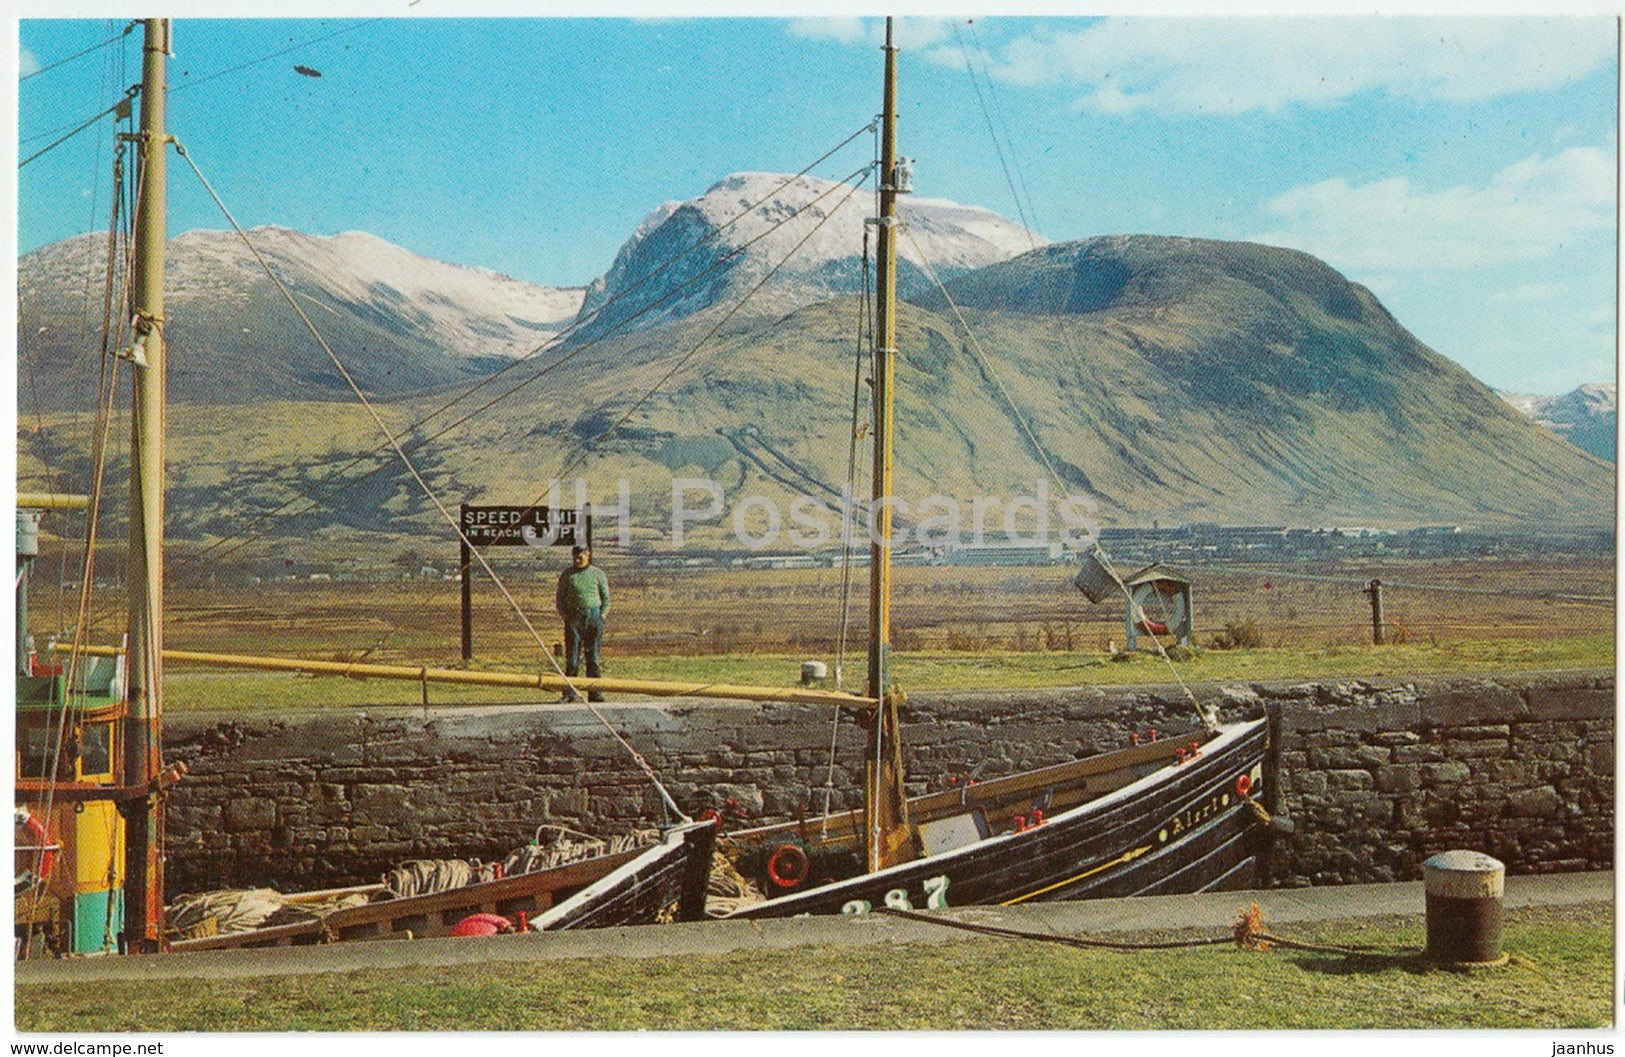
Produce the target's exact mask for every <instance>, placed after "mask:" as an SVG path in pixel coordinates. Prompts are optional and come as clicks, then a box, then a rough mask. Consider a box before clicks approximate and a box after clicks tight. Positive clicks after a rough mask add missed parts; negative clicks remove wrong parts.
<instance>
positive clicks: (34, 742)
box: [17, 724, 56, 778]
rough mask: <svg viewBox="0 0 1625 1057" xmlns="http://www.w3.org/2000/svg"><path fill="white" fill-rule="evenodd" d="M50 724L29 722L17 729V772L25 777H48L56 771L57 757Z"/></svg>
mask: <svg viewBox="0 0 1625 1057" xmlns="http://www.w3.org/2000/svg"><path fill="white" fill-rule="evenodd" d="M51 742H52V738H51V730H50V729H49V726H48V725H38V726H36V725H34V724H29V725H27V726H24V727H22V728H21V729H19V730H18V731H17V757H18V759H17V774H18V775H19V776H21V777H23V778H47V777H50V775H51V774H52V773H53V772H54V771H55V768H54V767H52V766H51V765H50V761H51V760H52V759H53V758H54V757H55V755H56V754H55V753H54V752H52V751H51V749H52V745H51Z"/></svg>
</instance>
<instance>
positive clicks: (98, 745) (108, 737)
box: [79, 723, 113, 780]
mask: <svg viewBox="0 0 1625 1057" xmlns="http://www.w3.org/2000/svg"><path fill="white" fill-rule="evenodd" d="M79 776H80V777H81V778H105V779H109V780H110V779H112V777H113V724H111V723H90V724H87V725H86V726H85V733H84V739H83V741H82V742H81V744H80V749H79Z"/></svg>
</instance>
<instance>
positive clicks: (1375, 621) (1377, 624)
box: [1365, 580, 1383, 646]
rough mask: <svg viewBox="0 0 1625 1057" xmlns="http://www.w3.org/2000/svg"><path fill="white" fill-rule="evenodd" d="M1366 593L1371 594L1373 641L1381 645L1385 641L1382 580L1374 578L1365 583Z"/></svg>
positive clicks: (1373, 643) (1376, 644)
mask: <svg viewBox="0 0 1625 1057" xmlns="http://www.w3.org/2000/svg"><path fill="white" fill-rule="evenodd" d="M1365 593H1366V594H1368V595H1370V596H1371V643H1372V645H1375V646H1381V645H1382V643H1383V624H1382V581H1381V580H1372V581H1371V582H1370V583H1368V584H1366V585H1365Z"/></svg>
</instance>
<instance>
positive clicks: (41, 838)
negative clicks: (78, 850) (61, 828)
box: [17, 807, 56, 881]
mask: <svg viewBox="0 0 1625 1057" xmlns="http://www.w3.org/2000/svg"><path fill="white" fill-rule="evenodd" d="M17 828H18V829H20V830H22V831H23V832H24V833H26V834H28V838H29V841H30V843H32V844H34V845H35V846H36V847H40V848H44V849H45V850H44V852H43V853H42V854H41V856H40V864H39V879H40V880H41V881H44V880H46V879H47V878H49V877H50V876H51V871H52V870H53V869H55V868H56V849H55V848H52V847H51V846H50V844H51V835H50V834H49V833H47V832H46V830H45V823H43V822H41V821H40V820H39V819H38V818H36V817H35V815H34V813H33V812H32V811H30V810H28V809H27V808H26V807H20V808H18V809H17Z"/></svg>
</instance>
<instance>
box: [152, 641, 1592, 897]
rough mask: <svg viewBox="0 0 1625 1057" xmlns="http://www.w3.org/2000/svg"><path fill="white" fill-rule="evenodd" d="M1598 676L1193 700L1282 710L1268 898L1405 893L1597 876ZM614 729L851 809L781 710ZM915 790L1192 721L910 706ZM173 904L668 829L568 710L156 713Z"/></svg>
mask: <svg viewBox="0 0 1625 1057" xmlns="http://www.w3.org/2000/svg"><path fill="white" fill-rule="evenodd" d="M1613 688H1614V684H1613V676H1612V673H1607V672H1568V673H1552V674H1539V675H1528V676H1514V675H1507V676H1495V677H1493V678H1480V679H1462V678H1454V679H1452V678H1436V679H1378V680H1372V681H1369V682H1348V683H1336V684H1332V683H1305V684H1284V683H1283V684H1258V685H1253V686H1206V687H1197V688H1195V690H1196V693H1197V696H1198V697H1199V698H1201V699H1202V700H1204V701H1217V702H1220V703H1221V705H1222V708H1223V711H1224V713H1225V716H1226V718H1232V719H1233V718H1240V717H1242V716H1244V715H1256V714H1259V713H1260V712H1261V710H1262V708H1263V706H1264V704H1265V703H1266V702H1275V703H1278V704H1279V705H1280V706H1281V713H1282V743H1281V763H1282V769H1283V778H1282V795H1283V806H1284V808H1285V810H1286V811H1287V812H1288V813H1289V814H1290V815H1291V816H1292V817H1293V818H1294V819H1295V821H1296V824H1297V831H1296V833H1295V834H1294V835H1292V836H1291V837H1289V838H1286V839H1284V840H1283V841H1282V842H1281V844H1280V845H1279V846H1278V847H1279V854H1278V856H1277V859H1276V863H1275V880H1276V883H1277V884H1283V885H1303V884H1333V883H1354V882H1366V881H1384V880H1399V879H1409V878H1415V877H1418V876H1420V869H1421V865H1420V864H1421V862H1422V860H1423V859H1424V858H1426V857H1427V856H1428V855H1430V854H1432V853H1433V852H1436V851H1440V850H1443V849H1445V848H1452V847H1468V848H1474V849H1477V850H1481V851H1485V852H1488V853H1489V854H1491V855H1494V856H1496V857H1497V858H1500V859H1502V860H1503V861H1505V862H1506V863H1507V866H1508V868H1509V870H1511V871H1512V872H1515V873H1529V872H1539V871H1555V870H1576V869H1603V868H1608V867H1610V866H1611V865H1612V861H1613V831H1614V804H1613V787H1614V780H1613V768H1614V755H1613V754H1614V719H1613V717H1614V689H1613ZM608 714H609V716H610V718H611V719H612V720H613V722H614V723H615V724H616V726H617V728H618V729H619V730H620V731H621V732H622V733H623V734H624V736H625V737H626V738H627V739H628V740H629V741H630V743H631V744H632V745H633V746H634V747H635V748H636V749H637V750H638V752H639V753H640V754H641V755H642V756H643V757H645V758H646V759H647V761H648V762H649V764H650V765H651V766H652V767H653V768H654V769H655V771H656V772H657V773H658V774H659V776H660V777H661V780H662V781H663V782H664V784H665V786H666V788H667V789H668V790H669V791H670V793H671V795H672V796H673V798H674V799H676V800H677V802H678V804H679V805H680V806H681V807H682V808H683V809H684V810H685V811H687V812H689V813H693V812H695V811H697V810H699V809H701V808H703V807H705V806H710V805H713V804H714V805H717V806H721V804H722V803H723V802H725V801H727V800H730V799H731V800H735V801H737V802H738V804H739V806H740V807H741V808H743V810H744V811H745V812H746V813H747V814H748V815H749V816H750V817H751V818H752V819H753V820H758V821H771V820H777V819H783V818H788V817H792V816H794V815H795V814H796V813H798V812H801V811H808V812H810V813H812V814H815V815H816V814H817V813H818V812H819V811H820V810H821V809H822V807H823V804H824V797H825V790H826V788H827V787H830V786H832V792H831V794H830V799H831V804H832V806H833V807H835V808H836V809H840V808H844V807H848V806H851V803H852V801H851V799H850V791H852V790H855V789H856V788H857V787H858V785H859V781H860V776H861V773H862V763H861V760H862V748H863V742H864V738H863V733H862V732H861V731H860V730H858V729H857V728H856V726H855V725H854V723H853V721H852V719H851V718H850V717H846V718H845V719H843V721H842V723H841V724H840V726H839V727H838V728H837V729H836V730H835V737H836V741H837V749H836V759H837V761H838V763H837V766H836V767H835V769H834V773H833V781H832V782H831V780H830V779H831V775H830V769H829V745H830V739H831V719H832V717H831V714H830V710H829V709H827V708H822V707H810V706H794V705H788V706H787V705H763V706H756V705H743V704H739V705H736V704H716V703H705V704H696V703H692V702H673V703H667V704H665V705H622V706H610V709H609V712H608ZM903 723H904V727H905V732H906V738H907V743H908V748H907V753H908V758H907V762H906V769H907V771H908V774H909V775H910V791H911V792H921V791H924V790H925V789H927V788H942V787H943V786H944V785H945V783H946V782H947V780H948V779H949V778H950V777H951V776H962V775H966V774H974V775H976V776H979V777H984V778H985V777H994V776H997V775H1000V774H1005V773H1009V772H1011V771H1017V770H1025V769H1028V768H1031V767H1038V766H1043V765H1045V764H1052V763H1058V762H1062V761H1065V760H1070V759H1075V758H1078V757H1081V756H1087V755H1090V754H1092V753H1094V752H1098V751H1102V750H1105V749H1109V748H1114V747H1117V746H1121V745H1124V744H1127V743H1128V737H1129V734H1130V732H1132V731H1144V730H1146V729H1147V728H1151V727H1156V728H1158V729H1159V730H1160V731H1161V732H1162V733H1164V734H1166V735H1171V734H1173V733H1176V732H1177V731H1179V730H1182V729H1188V728H1190V727H1191V726H1192V725H1193V723H1194V710H1193V708H1192V706H1191V704H1190V701H1189V700H1188V699H1187V698H1186V697H1185V696H1184V695H1183V693H1182V692H1180V691H1179V690H1178V688H1173V687H1135V688H1079V689H1068V690H1016V691H1011V692H1008V693H1006V694H1004V695H1001V697H1000V699H999V700H997V701H994V700H992V699H991V698H990V695H988V694H986V693H976V694H970V693H956V694H920V695H916V696H915V697H914V698H913V699H912V700H911V701H910V702H909V703H908V704H907V705H906V706H905V707H904V709H903ZM165 748H166V756H167V758H168V759H171V760H174V759H183V760H186V761H187V763H188V764H189V765H190V766H191V774H190V776H189V777H188V778H187V779H186V780H185V781H184V782H182V783H181V785H180V786H178V787H177V788H176V789H175V791H174V792H173V793H172V794H171V796H170V799H169V810H168V813H167V822H166V826H167V839H166V845H167V848H168V854H169V861H168V874H169V877H168V888H169V890H170V891H171V892H176V893H178V892H182V891H187V890H194V889H199V888H207V887H217V886H224V885H247V884H269V885H272V886H275V887H279V888H284V889H295V888H310V887H323V886H329V885H339V884H349V883H355V882H357V881H363V880H371V879H374V878H375V877H376V876H377V874H379V873H380V872H381V871H382V870H383V869H384V868H386V867H387V866H388V865H389V864H391V863H393V862H395V861H398V860H401V859H406V858H413V857H452V856H455V857H479V858H484V859H491V858H498V857H500V856H501V855H502V854H504V853H505V852H506V851H507V850H508V849H510V848H512V847H514V846H515V845H517V844H521V843H523V842H524V841H525V840H526V839H528V838H530V837H531V836H532V834H533V833H534V831H535V829H536V827H537V825H538V824H542V823H558V824H564V825H568V826H570V827H572V828H575V829H579V830H584V831H586V832H590V833H598V834H610V833H616V832H624V831H626V830H629V829H634V828H638V827H640V826H648V825H651V824H654V823H655V822H658V821H659V819H660V818H661V800H660V797H659V795H658V793H657V792H656V791H655V789H654V786H653V784H652V782H651V781H650V780H649V779H648V777H646V776H645V775H644V773H643V772H642V771H641V769H640V768H639V766H638V764H637V763H636V762H635V761H633V760H632V758H631V756H630V754H629V753H627V751H626V750H625V749H624V748H623V747H622V746H621V745H620V744H619V743H618V742H616V741H615V740H614V739H613V738H612V737H611V736H610V734H609V733H608V732H607V731H606V730H605V729H604V727H603V726H602V724H601V723H600V722H599V721H598V720H597V719H596V718H595V717H594V716H593V715H592V714H591V713H589V712H587V711H585V710H584V709H580V708H577V707H563V708H561V707H541V708H528V709H482V710H456V711H444V712H430V713H427V714H425V713H422V712H417V711H413V712H398V713H392V714H388V715H385V714H377V713H374V714H371V715H364V714H352V713H344V714H309V715H302V716H289V717H287V718H283V719H277V720H268V719H255V720H240V719H237V720H228V719H211V718H207V717H184V716H183V717H171V718H170V719H169V720H168V726H167V729H166V736H165Z"/></svg>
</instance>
